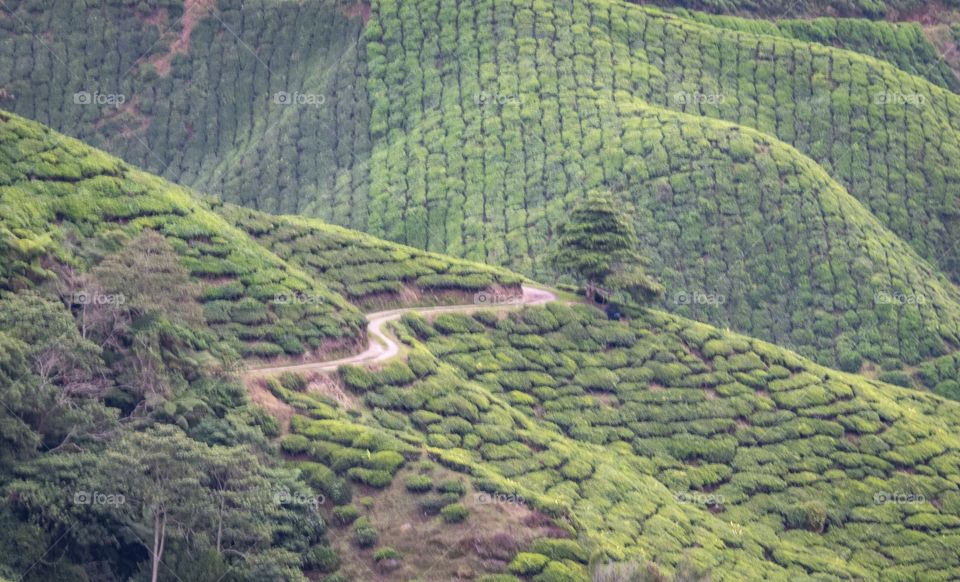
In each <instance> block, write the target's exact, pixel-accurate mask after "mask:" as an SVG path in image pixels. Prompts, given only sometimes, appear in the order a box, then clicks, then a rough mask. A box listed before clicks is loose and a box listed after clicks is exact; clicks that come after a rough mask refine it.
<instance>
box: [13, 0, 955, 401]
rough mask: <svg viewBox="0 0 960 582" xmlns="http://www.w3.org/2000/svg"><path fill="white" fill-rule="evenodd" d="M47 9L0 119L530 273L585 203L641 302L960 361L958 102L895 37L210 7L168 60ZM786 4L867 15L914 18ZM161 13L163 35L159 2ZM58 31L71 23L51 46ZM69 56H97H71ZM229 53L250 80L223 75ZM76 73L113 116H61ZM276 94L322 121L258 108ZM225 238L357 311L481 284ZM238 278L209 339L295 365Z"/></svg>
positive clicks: (326, 252) (604, 6)
mask: <svg viewBox="0 0 960 582" xmlns="http://www.w3.org/2000/svg"><path fill="white" fill-rule="evenodd" d="M54 4H55V5H54V6H50V7H46V8H48V9H46V10H33V9H31V6H32V5H33V3H32V2H22V3H19V4H17V6H16V7H15V14H16V18H11V19H8V20H7V21H4V23H3V26H4V27H5V31H9V34H7V35H5V36H4V38H3V39H2V40H0V43H2V45H0V46H2V47H3V48H4V49H5V50H3V51H2V52H0V54H3V55H4V58H2V59H0V78H3V79H10V80H11V83H10V86H9V87H5V88H6V89H9V90H10V91H11V92H12V93H14V94H15V95H16V96H17V98H16V99H14V100H12V101H10V104H9V106H10V107H13V108H14V109H15V110H16V111H18V112H19V113H22V114H26V115H29V116H31V117H34V118H36V119H43V120H46V121H48V122H49V123H52V124H53V125H54V126H55V127H57V128H60V129H63V130H65V131H68V132H70V133H73V134H74V135H78V136H81V137H84V138H87V139H90V140H91V141H93V142H94V143H97V144H101V145H103V146H104V147H107V148H109V149H111V151H114V152H117V153H119V154H121V155H123V156H124V157H125V159H127V160H129V161H132V162H135V163H137V164H139V165H142V166H144V167H147V168H157V169H160V168H163V169H164V171H165V172H166V173H165V175H167V176H172V177H176V178H177V180H178V181H180V182H181V183H186V184H190V185H193V186H196V187H199V188H201V189H204V190H206V191H208V192H211V193H220V194H221V195H222V196H224V197H225V198H226V199H228V200H232V201H234V202H242V203H245V204H247V205H251V206H256V207H258V208H263V209H267V210H282V211H289V212H299V213H302V214H307V215H312V216H318V217H321V218H324V219H326V220H329V221H331V222H335V223H338V224H342V225H346V226H350V227H353V228H357V229H360V230H363V231H366V232H369V233H371V234H375V235H378V236H383V237H386V238H389V239H391V240H394V241H398V242H403V243H406V244H409V245H411V246H413V247H417V248H423V249H429V250H431V251H444V252H448V253H450V254H451V255H455V256H461V257H467V258H471V259H475V260H483V261H485V262H487V263H490V264H500V265H509V266H511V267H513V268H515V269H516V270H517V271H518V272H523V273H527V274H535V275H543V276H552V275H553V273H551V272H550V271H549V269H548V268H547V266H545V265H544V264H543V261H542V260H540V258H541V257H543V256H545V251H547V250H548V249H549V248H550V246H551V245H552V244H553V241H552V237H553V235H554V233H556V231H557V228H556V227H557V225H558V224H560V223H561V222H562V221H563V220H564V218H565V217H567V216H568V214H569V211H570V209H571V208H572V207H573V206H574V204H576V202H577V201H578V200H580V199H582V198H583V196H584V195H585V193H586V192H587V191H588V190H590V189H593V188H597V187H603V188H606V189H609V190H610V191H613V192H616V193H618V194H619V195H620V196H621V197H622V199H623V203H624V207H625V208H626V209H627V210H629V211H630V213H631V214H632V215H633V216H634V217H635V220H636V230H637V231H638V232H640V233H646V236H644V238H643V240H642V243H643V247H644V248H643V249H641V250H642V251H643V254H645V255H648V256H650V257H651V259H652V265H651V274H652V275H654V276H655V277H657V278H658V279H659V280H660V281H661V282H663V283H664V286H665V287H666V289H667V293H666V301H665V302H664V303H663V307H666V308H668V309H670V310H673V311H677V312H679V313H680V314H682V315H685V316H692V317H696V318H698V319H703V320H707V321H710V322H711V323H713V324H716V325H721V326H731V327H733V328H736V329H738V330H739V331H742V332H745V333H749V334H751V335H753V336H757V337H761V338H763V339H766V340H768V341H774V342H776V343H778V344H781V345H786V346H788V347H791V348H792V349H795V350H796V351H798V352H800V353H802V354H804V355H805V356H807V357H810V358H813V359H815V360H816V361H817V362H819V363H821V364H824V365H831V366H840V367H842V368H844V369H847V370H856V369H857V368H858V366H860V365H862V364H863V363H864V362H866V361H868V362H870V363H872V364H876V365H879V366H882V367H883V368H884V369H885V370H886V371H888V372H889V371H890V370H887V368H889V367H890V366H888V365H887V364H888V363H889V362H891V361H893V360H899V361H900V362H906V363H908V364H911V365H913V364H918V363H921V362H924V361H930V360H932V359H934V358H936V357H938V356H941V355H943V353H944V352H946V351H949V350H952V349H953V346H955V345H957V343H958V342H957V336H958V329H960V327H958V326H960V306H958V304H960V298H958V296H957V292H956V290H955V289H954V288H953V287H952V286H951V285H950V284H949V283H948V282H947V281H945V280H944V278H943V277H942V276H940V273H941V272H942V273H944V274H946V276H947V277H948V278H953V279H954V280H956V279H957V277H958V273H960V244H957V243H958V239H957V233H958V232H960V229H958V219H960V214H958V212H957V210H956V209H957V208H958V207H960V205H958V203H957V196H956V193H957V192H958V185H960V171H958V170H957V168H960V141H958V140H960V138H958V136H957V132H956V131H954V127H955V126H957V125H958V122H957V119H956V116H957V115H958V113H957V112H958V111H960V101H958V99H960V97H958V96H957V95H956V94H954V93H952V92H950V90H949V89H951V88H956V83H957V81H956V78H955V77H954V76H953V75H952V73H951V72H950V71H949V67H948V64H947V63H945V62H941V61H943V60H944V59H939V58H937V55H936V52H935V50H934V49H933V48H932V46H931V45H930V43H928V42H926V41H925V40H924V39H923V38H922V34H921V31H920V30H919V29H918V27H917V26H915V25H902V26H901V25H890V24H885V23H881V22H869V21H855V22H850V21H846V20H843V21H841V20H837V19H818V20H816V21H813V22H810V21H805V20H784V21H782V22H779V23H777V24H773V23H762V22H758V21H745V20H741V19H737V18H729V17H715V16H707V15H699V14H691V13H687V12H684V11H679V12H677V13H674V14H668V13H664V12H663V11H661V10H657V9H653V8H647V7H642V6H636V5H633V4H632V3H623V2H612V1H610V0H563V1H561V2H551V3H537V4H535V5H533V6H530V7H524V6H519V5H515V4H511V3H507V2H495V3H494V4H493V5H491V4H489V3H488V2H479V1H472V2H461V3H457V5H456V6H451V5H448V4H445V3H442V2H437V1H436V0H418V1H417V2H415V3H413V4H411V3H406V4H403V5H401V3H398V2H395V1H394V0H383V1H377V2H373V3H372V5H371V7H370V14H369V20H368V21H367V22H366V24H365V25H364V24H363V20H364V19H362V18H359V17H354V16H352V15H350V14H347V13H346V12H345V11H344V10H342V7H339V6H337V5H336V3H333V2H324V3H321V4H320V5H319V6H317V7H311V8H306V7H304V6H301V5H299V4H296V3H286V4H283V5H282V6H275V5H273V4H271V3H269V2H266V1H265V0H259V1H257V2H252V3H250V2H247V3H242V6H243V10H244V13H243V14H244V15H246V16H245V17H244V16H241V13H240V7H241V3H240V2H238V1H237V0H230V1H228V2H219V3H216V5H215V6H212V7H210V8H209V10H211V11H214V13H212V14H208V13H206V12H203V13H201V14H199V15H198V16H199V18H198V20H197V21H196V22H195V23H194V24H193V29H192V34H191V36H190V44H189V47H187V50H186V51H185V52H182V53H179V54H177V55H169V54H167V52H166V51H168V49H169V45H168V43H167V40H166V39H165V38H164V39H159V38H158V37H159V33H160V27H159V25H158V24H157V22H158V21H160V20H162V19H158V18H144V17H143V15H142V14H139V12H138V11H139V10H141V9H140V8H138V9H137V10H133V11H129V10H127V11H124V8H125V4H123V3H122V2H119V0H116V1H110V2H104V3H101V4H100V5H98V6H97V7H91V8H81V7H79V6H78V5H74V4H70V3H59V4H58V3H54ZM714 4H715V3H711V5H714ZM721 4H722V5H724V6H733V7H736V8H738V9H749V10H754V9H756V10H759V11H760V12H763V11H764V10H766V9H767V8H770V9H772V10H774V11H776V9H778V8H780V7H781V4H789V3H787V2H783V3H779V2H773V3H770V2H764V3H754V2H745V3H741V2H726V3H721ZM761 4H762V6H761ZM848 5H849V6H848ZM718 6H719V5H718ZM804 6H805V7H807V8H810V7H813V8H814V9H813V12H815V13H817V12H819V9H821V8H824V7H827V6H829V7H830V8H831V9H837V10H839V12H840V13H845V12H847V11H846V10H843V9H840V8H838V7H839V6H848V7H851V6H856V7H858V9H857V10H852V11H850V12H852V13H861V12H863V9H864V8H865V7H867V8H869V10H866V12H867V13H869V14H881V13H886V11H887V9H895V10H897V11H899V10H904V9H909V8H913V7H916V6H917V3H916V2H913V1H910V2H896V3H893V2H867V3H863V2H856V3H854V2H846V1H845V0H842V1H837V2H834V1H832V0H831V1H830V2H824V3H819V2H814V3H804ZM788 8H792V7H789V6H788ZM159 10H160V12H162V13H166V14H168V17H169V18H170V21H176V20H177V16H178V14H179V13H180V12H181V11H182V10H183V7H182V6H181V5H180V4H179V3H178V2H170V3H169V5H166V4H165V5H164V6H162V7H160V8H159ZM82 11H89V13H88V12H83V14H82V16H81V15H80V12H82ZM720 11H721V12H726V11H727V10H720ZM97 15H99V16H100V17H96V16H97ZM791 15H792V14H789V13H788V14H778V18H782V17H785V16H791ZM793 16H796V15H793ZM80 18H83V19H84V20H90V21H91V22H92V23H93V24H91V26H90V27H89V29H87V30H83V31H78V30H73V29H72V27H70V26H69V23H71V22H75V21H77V20H78V19H80ZM21 22H23V23H28V24H29V28H27V27H21V26H20V23H21ZM464 23H470V24H471V25H470V26H466V25H465V24H464ZM227 30H229V33H228V32H226V31H227ZM30 31H32V32H30ZM405 31H417V32H416V33H413V34H405ZM86 38H91V39H95V42H92V43H90V44H89V45H88V44H87V43H85V42H83V43H81V42H80V39H86ZM41 39H46V40H43V41H41ZM321 39H322V40H321ZM157 41H159V42H157ZM44 43H49V46H48V45H47V44H44ZM821 43H822V44H821ZM81 44H82V45H83V46H97V47H107V46H111V45H117V50H115V51H114V50H111V51H106V50H105V49H104V50H103V51H101V52H95V54H87V52H86V51H76V50H72V47H74V46H80V45H81ZM830 45H835V46H830ZM151 46H153V48H151ZM248 47H254V49H255V52H256V54H257V55H258V59H259V61H260V62H259V63H257V65H260V64H265V63H271V65H270V70H271V72H272V73H273V74H271V75H266V76H263V75H258V74H255V70H256V69H257V66H250V67H246V66H243V64H242V63H243V62H244V61H243V60H242V59H241V58H240V57H238V56H237V55H238V54H240V55H243V54H245V53H247V52H248V51H247V48H248ZM144 53H148V55H149V56H148V58H146V59H143V60H142V62H134V61H132V60H130V59H132V58H134V57H133V56H132V55H134V54H135V55H138V56H139V55H141V54H144ZM53 54H57V55H61V54H62V55H64V59H63V60H58V59H54V58H53V57H52V55H53ZM467 54H469V55H474V54H475V55H478V57H477V58H466V57H464V55H467ZM107 55H111V56H110V57H109V58H108V57H107ZM115 55H120V56H115ZM167 57H172V58H171V59H170V60H169V62H167V61H166V60H165V59H166V58H167ZM79 59H83V60H82V61H80V60H79ZM115 61H118V62H115ZM163 63H166V64H167V65H169V68H167V66H165V65H163ZM31 70H38V71H44V75H45V77H44V81H45V82H44V83H39V82H36V80H35V79H32V78H30V79H28V78H27V75H26V73H24V71H31ZM75 70H76V71H84V77H85V78H87V79H93V80H95V81H96V83H94V81H91V84H96V85H98V86H99V87H110V88H115V89H113V90H115V91H119V92H123V93H124V94H127V93H128V94H130V96H131V97H132V96H136V97H137V100H136V101H135V102H134V100H133V99H132V98H131V100H130V102H129V103H128V104H127V105H126V106H124V107H120V108H110V107H105V108H97V107H86V106H81V105H78V104H75V103H73V99H72V95H73V93H74V92H76V91H80V90H82V89H84V87H83V86H81V85H80V79H79V77H80V76H78V75H73V74H72V71H75ZM315 71H326V72H327V74H324V75H316V74H314V72H315ZM128 73H129V74H128ZM924 76H926V77H927V78H924ZM928 79H929V80H928ZM49 87H53V88H56V89H54V90H48V89H47V88H49ZM88 89H89V88H88ZM298 91H299V92H300V93H301V94H306V95H318V96H323V97H324V99H322V104H321V105H320V106H318V107H312V106H289V105H282V104H278V103H276V102H275V101H274V97H275V96H276V95H277V94H278V92H286V93H290V94H293V93H296V92H298ZM61 93H62V94H61ZM441 96H442V97H441ZM4 105H5V106H6V105H7V104H6V102H4ZM674 113H676V114H674ZM751 129H753V130H757V131H758V132H762V133H755V132H753V131H750V130H751ZM261 132H265V133H266V135H263V136H261V135H260V134H261ZM250 135H257V136H260V137H259V138H258V139H248V138H247V136H250ZM143 144H147V145H148V146H149V149H148V148H144V147H143ZM242 222H243V223H244V225H245V226H244V228H245V229H248V231H249V232H256V233H258V236H259V235H262V236H263V237H264V238H265V240H269V241H270V245H271V248H272V249H273V250H274V251H275V252H276V253H277V254H279V255H281V256H282V257H286V258H289V259H290V260H291V261H293V262H295V263H297V264H299V265H300V266H301V267H302V268H303V269H305V270H307V271H309V272H311V274H318V273H321V272H322V273H325V274H328V275H329V277H330V279H329V280H326V279H324V280H326V281H327V282H328V284H329V285H331V286H332V287H334V288H336V289H342V290H343V292H344V293H347V294H348V295H349V296H350V297H352V298H354V299H357V300H360V299H361V298H370V297H372V296H374V295H377V294H384V293H385V294H387V295H389V296H395V295H396V293H397V291H398V289H400V288H401V287H402V286H403V285H409V284H413V285H414V286H416V287H418V288H420V289H427V290H431V291H430V292H431V293H433V292H436V291H437V290H442V289H459V290H466V289H480V288H483V287H484V286H486V285H489V284H490V282H491V281H493V282H496V281H498V280H501V279H499V277H500V275H496V274H495V273H494V272H492V271H486V270H484V269H479V268H476V267H472V266H471V267H462V266H458V264H457V263H455V262H451V261H449V260H446V259H440V258H438V257H435V256H433V255H423V254H417V253H415V252H414V251H412V250H410V249H400V248H398V247H388V246H382V245H381V246H377V245H375V244H371V245H369V247H370V248H368V245H363V246H364V250H363V251H359V250H357V249H356V248H355V247H351V248H349V249H346V247H345V246H344V244H343V241H344V240H345V239H346V238H349V237H347V236H346V235H342V233H337V232H336V231H334V230H333V229H325V228H323V227H321V226H319V225H317V224H315V223H310V222H309V221H306V222H304V221H299V220H296V219H287V218H283V219H275V220H274V219H266V218H264V217H263V216H262V215H258V214H256V213H251V214H249V215H248V216H247V217H245V218H243V220H242ZM187 230H189V229H187ZM827 241H829V242H827ZM347 246H349V245H347ZM212 250H213V251H215V252H226V250H225V248H223V247H221V246H219V245H216V246H215V248H214V249H212ZM925 261H926V262H925ZM461 267H462V268H461ZM196 268H197V269H199V270H200V271H201V272H203V273H216V272H217V271H218V270H219V269H221V268H226V267H222V266H221V265H220V262H219V261H215V260H212V259H211V260H198V264H197V265H196ZM333 280H336V283H334V282H333ZM242 284H243V287H244V290H243V291H241V290H240V288H239V286H238V285H237V284H235V283H230V284H226V285H224V286H223V288H218V289H215V290H211V291H209V296H208V305H207V307H206V310H207V312H208V317H209V318H210V319H211V320H212V321H217V322H218V324H221V325H223V326H226V324H227V322H232V323H235V324H236V326H237V327H238V328H239V329H237V330H236V333H241V334H242V335H243V336H244V337H243V338H241V341H242V342H243V344H242V346H240V347H241V348H242V350H243V351H244V353H245V354H249V355H262V356H268V355H278V354H280V353H284V352H286V353H290V354H297V353H300V352H302V351H304V350H306V349H309V348H310V347H313V344H314V343H317V341H322V340H318V338H321V337H324V336H325V333H327V332H329V331H330V330H329V329H324V330H321V331H317V332H316V333H308V332H301V331H300V330H298V329H296V328H289V327H287V326H284V325H274V324H273V322H272V321H271V317H270V313H272V311H271V310H269V309H264V308H263V306H262V305H257V303H256V302H255V301H252V300H251V301H245V300H243V299H244V297H243V296H242V295H241V294H242V293H244V292H245V293H246V294H247V295H250V294H252V295H254V297H253V299H256V300H258V301H259V300H262V298H263V295H262V293H264V292H267V291H269V290H271V289H272V290H273V292H274V293H275V292H277V291H278V290H277V288H276V287H275V286H274V285H276V284H279V282H278V281H276V280H275V279H271V280H269V281H267V282H258V283H256V286H257V288H256V289H255V290H251V289H250V287H251V286H252V285H253V283H252V282H248V281H242ZM340 286H342V287H340ZM251 291H253V292H251ZM292 292H294V293H297V292H299V293H304V292H305V290H303V289H301V288H295V289H293V290H292ZM271 294H272V293H268V295H271ZM700 296H708V297H714V298H717V297H722V298H723V300H722V301H709V302H700V301H698V300H696V298H697V297H700ZM890 298H893V301H890V300H889V299H890ZM901 298H904V299H901ZM312 308H313V306H311V305H308V306H307V307H306V310H307V311H309V310H310V309H312ZM303 309H304V306H302V305H301V306H298V307H297V308H296V310H303ZM285 311H288V312H289V311H295V309H293V308H287V309H285ZM291 317H294V316H293V315H292V314H291ZM241 326H242V327H241ZM886 378H887V379H889V380H893V381H897V382H906V381H907V379H906V378H905V377H904V376H903V375H902V374H898V373H895V372H894V373H893V374H892V375H890V376H887V377H886ZM910 381H911V382H913V381H915V379H914V378H911V379H910Z"/></svg>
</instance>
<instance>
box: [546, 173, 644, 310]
mask: <svg viewBox="0 0 960 582" xmlns="http://www.w3.org/2000/svg"><path fill="white" fill-rule="evenodd" d="M557 232H558V234H557V241H556V246H555V249H556V250H555V252H554V254H553V255H551V256H550V263H551V264H552V266H553V268H554V269H556V270H557V272H559V273H564V274H568V275H572V276H573V277H574V278H575V279H576V280H578V281H585V282H586V285H587V292H588V296H590V298H592V299H594V300H597V301H599V300H600V299H601V297H603V293H605V292H617V291H623V292H625V293H627V294H628V295H629V296H630V297H632V298H634V299H635V300H637V301H648V300H650V299H652V298H654V297H656V296H658V295H660V294H662V293H663V288H662V287H661V286H660V284H659V283H657V282H656V281H654V280H653V279H652V278H650V277H649V276H647V275H646V273H644V272H643V270H642V268H641V264H642V262H643V261H642V259H641V257H640V255H639V254H638V253H637V250H636V249H637V246H638V245H639V241H638V239H637V235H636V233H635V232H634V230H633V224H632V223H631V221H630V219H629V217H628V216H627V214H626V213H625V212H623V211H622V210H621V209H620V204H619V202H618V200H617V199H616V198H615V197H614V196H613V195H611V194H610V193H609V192H604V191H601V190H591V191H589V192H588V193H587V196H586V198H584V199H583V200H582V201H581V202H579V203H578V204H577V205H576V206H575V207H574V208H573V211H572V212H571V213H570V217H569V219H568V220H567V221H566V222H562V223H561V224H560V225H559V226H558V228H557ZM597 287H599V289H600V290H601V291H599V293H600V294H599V295H598V291H597V289H596V288H597Z"/></svg>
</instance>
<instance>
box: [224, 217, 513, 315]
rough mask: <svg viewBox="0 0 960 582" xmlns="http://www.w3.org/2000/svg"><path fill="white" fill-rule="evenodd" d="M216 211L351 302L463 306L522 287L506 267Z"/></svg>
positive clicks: (296, 222) (306, 221) (299, 220)
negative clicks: (491, 292) (486, 294)
mask: <svg viewBox="0 0 960 582" xmlns="http://www.w3.org/2000/svg"><path fill="white" fill-rule="evenodd" d="M217 212H219V213H220V214H221V215H223V216H224V217H226V218H227V219H228V220H229V221H230V222H231V224H235V225H237V227H239V228H241V229H243V230H244V231H246V232H247V233H248V234H249V235H250V236H251V237H253V238H254V239H255V240H256V241H257V242H258V243H259V244H261V245H263V246H264V247H266V248H267V249H269V250H270V251H271V252H273V253H275V254H277V255H278V256H280V257H282V258H283V259H284V260H286V261H289V262H291V263H292V264H295V265H297V266H298V267H300V268H302V269H304V270H305V271H306V272H308V273H309V274H310V275H311V276H313V277H314V278H315V279H317V280H318V281H322V282H323V283H324V284H326V285H328V286H329V287H330V288H332V289H334V290H335V291H337V292H338V293H340V294H341V295H343V296H344V297H346V298H348V299H349V300H350V302H351V303H354V304H357V305H361V306H364V307H367V306H381V307H382V306H384V305H394V304H412V303H415V304H419V305H425V304H432V303H446V302H452V303H464V302H469V301H471V300H472V299H473V298H472V294H474V293H482V292H485V291H486V290H490V289H500V288H503V287H513V286H516V285H519V284H520V283H521V282H522V280H523V278H522V277H520V276H518V275H515V274H513V273H510V272H509V271H506V270H504V269H501V268H497V267H488V266H486V265H483V264H480V263H471V262H469V261H464V260H457V259H451V258H450V257H447V256H444V255H438V254H433V253H427V252H424V251H421V250H419V249H416V248H412V247H404V246H401V245H397V244H394V243H389V242H386V241H383V240H380V239H377V238H374V237H372V236H369V235H364V234H361V233H359V232H356V231H350V230H347V229H344V228H340V227H336V226H331V225H329V224H325V223H323V222H320V221H319V220H315V219H310V218H303V217H298V216H272V215H269V214H265V213H263V212H258V211H255V210H250V209H247V208H242V207H239V206H233V205H229V204H228V205H225V206H221V207H218V208H217Z"/></svg>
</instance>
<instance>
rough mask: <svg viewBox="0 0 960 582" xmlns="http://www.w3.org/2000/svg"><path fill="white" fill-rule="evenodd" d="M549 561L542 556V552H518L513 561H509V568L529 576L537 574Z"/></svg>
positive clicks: (516, 572) (515, 572)
mask: <svg viewBox="0 0 960 582" xmlns="http://www.w3.org/2000/svg"><path fill="white" fill-rule="evenodd" d="M549 561H550V558H548V557H546V556H544V555H543V554H534V553H531V552H520V553H519V554H517V556H516V557H515V558H514V559H513V561H512V562H510V566H509V568H510V571H511V572H513V573H514V574H519V575H521V576H530V575H533V574H539V573H540V572H541V571H542V570H543V567H544V566H546V565H547V562H549Z"/></svg>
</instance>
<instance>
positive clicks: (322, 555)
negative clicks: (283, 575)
mask: <svg viewBox="0 0 960 582" xmlns="http://www.w3.org/2000/svg"><path fill="white" fill-rule="evenodd" d="M303 567H304V568H306V569H308V570H318V571H320V572H333V571H334V570H336V569H337V568H339V567H340V556H338V555H337V553H336V551H334V550H333V548H331V547H330V546H326V545H316V546H313V547H312V548H310V549H309V550H307V552H306V553H305V554H303Z"/></svg>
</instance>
